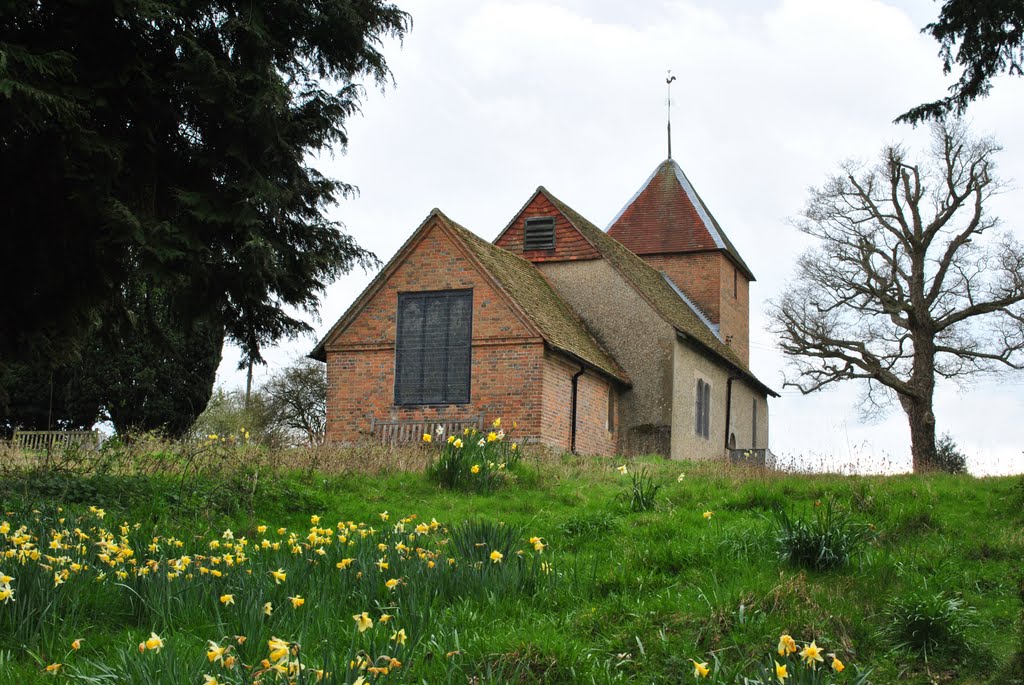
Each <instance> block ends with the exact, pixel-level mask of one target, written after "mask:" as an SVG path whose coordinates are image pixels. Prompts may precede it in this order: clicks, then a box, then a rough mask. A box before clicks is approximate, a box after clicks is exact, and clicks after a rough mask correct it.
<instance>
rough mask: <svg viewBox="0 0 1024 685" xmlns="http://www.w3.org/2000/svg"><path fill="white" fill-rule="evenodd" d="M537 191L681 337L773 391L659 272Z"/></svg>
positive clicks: (581, 217) (569, 209) (544, 189)
mask: <svg viewBox="0 0 1024 685" xmlns="http://www.w3.org/2000/svg"><path fill="white" fill-rule="evenodd" d="M539 190H540V192H543V193H544V194H545V195H546V196H547V198H548V200H550V201H551V203H552V204H553V205H555V207H557V208H558V210H559V211H560V212H562V214H564V215H565V217H566V218H567V219H568V220H569V221H570V222H571V223H572V224H573V226H575V228H576V230H577V231H579V232H580V234H581V235H582V236H583V237H584V238H586V239H587V240H589V241H590V243H591V244H592V245H593V246H594V247H595V248H597V250H598V252H600V253H601V256H602V257H604V259H606V260H607V261H608V263H609V264H611V265H612V267H613V268H614V269H615V270H616V271H618V272H619V273H620V274H621V275H622V277H623V278H625V279H626V281H628V282H629V283H630V284H631V285H632V286H633V288H634V289H635V290H636V291H637V292H638V293H639V294H640V295H641V296H642V297H643V298H644V299H645V300H647V302H648V303H650V305H651V307H653V308H654V310H655V311H656V312H658V314H659V315H660V316H661V317H662V318H663V319H664V320H665V321H667V322H668V323H669V324H670V325H671V326H672V327H673V328H675V329H676V330H677V331H678V332H679V333H681V334H682V335H683V336H684V337H686V338H689V339H691V340H694V341H696V342H697V343H698V344H700V345H701V346H702V347H704V348H705V349H707V350H710V351H711V352H712V353H714V354H715V355H717V356H718V357H720V358H721V359H723V360H724V361H726V362H728V363H729V364H731V365H732V366H734V367H736V368H737V369H738V370H739V371H740V372H741V373H742V374H743V375H744V376H746V377H747V378H748V380H751V381H752V382H754V383H755V384H757V385H758V386H760V387H762V389H764V390H765V391H767V392H768V393H770V394H772V395H775V394H776V393H775V392H774V391H773V390H771V388H769V387H768V386H766V385H765V384H764V383H762V382H761V381H760V380H758V378H757V377H756V376H754V374H753V373H752V372H751V371H750V369H748V368H747V367H746V365H745V364H744V363H743V361H742V360H741V359H740V357H739V355H738V354H737V353H736V350H735V349H733V348H732V347H730V346H729V345H726V344H725V343H723V342H722V341H721V340H719V339H718V337H717V336H716V335H715V334H714V333H713V332H712V331H711V329H709V328H708V327H707V326H706V325H705V324H704V322H703V321H701V320H700V317H699V316H698V315H697V314H696V312H694V311H693V309H691V308H690V306H689V305H688V304H687V303H686V302H685V301H684V300H683V299H682V298H681V297H680V296H679V295H678V294H677V293H676V292H675V290H673V289H672V286H671V285H669V283H668V281H666V280H665V278H664V277H663V276H662V274H661V272H660V271H658V270H657V269H655V268H654V267H653V266H651V265H650V264H648V263H647V262H645V261H644V260H643V259H641V258H640V257H638V256H637V255H635V254H633V253H632V252H630V251H629V250H628V249H626V247H625V246H624V245H623V244H622V243H620V242H619V241H617V240H615V238H612V237H611V236H609V235H608V234H607V233H605V232H604V231H602V230H601V229H600V228H598V227H597V226H595V225H594V224H592V223H591V222H590V221H588V220H587V219H586V218H585V217H583V216H582V215H581V214H579V213H578V212H577V211H576V210H574V209H573V208H572V207H570V206H569V205H567V204H565V203H564V202H562V201H561V200H559V199H558V198H556V197H555V196H554V195H552V194H551V193H550V192H548V190H547V189H546V188H543V187H541V188H540V189H539Z"/></svg>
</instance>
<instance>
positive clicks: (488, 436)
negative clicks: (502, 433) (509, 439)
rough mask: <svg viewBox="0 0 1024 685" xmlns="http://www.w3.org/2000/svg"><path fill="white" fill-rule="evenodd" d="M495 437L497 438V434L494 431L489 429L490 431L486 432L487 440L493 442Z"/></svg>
mask: <svg viewBox="0 0 1024 685" xmlns="http://www.w3.org/2000/svg"><path fill="white" fill-rule="evenodd" d="M497 439H498V434H497V433H495V432H494V431H491V432H490V433H488V434H487V442H494V441H496V440H497Z"/></svg>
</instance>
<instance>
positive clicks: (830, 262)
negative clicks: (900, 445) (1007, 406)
mask: <svg viewBox="0 0 1024 685" xmlns="http://www.w3.org/2000/svg"><path fill="white" fill-rule="evenodd" d="M999 150H1000V147H999V145H998V144H997V143H996V142H995V141H993V140H991V139H988V138H983V139H975V138H972V137H971V136H970V135H969V134H968V132H967V131H966V129H965V128H964V126H963V124H962V123H961V122H959V121H947V122H939V123H936V124H934V126H933V130H932V149H931V154H930V155H929V157H928V160H927V162H926V163H925V164H921V165H918V164H913V163H912V162H910V161H909V160H908V156H907V152H906V150H905V149H904V148H903V147H902V146H899V145H892V146H888V147H886V148H884V150H883V152H882V157H881V161H880V163H878V164H877V165H874V166H870V167H865V166H864V165H862V164H858V163H854V162H847V163H846V164H844V165H843V166H842V172H841V173H839V174H836V175H835V176H833V177H832V178H830V179H829V180H828V182H827V183H825V185H824V186H822V187H820V188H814V189H812V190H811V197H810V200H809V201H808V203H807V206H806V208H805V210H804V213H803V216H802V218H800V219H798V220H796V221H795V222H794V223H795V225H796V226H797V228H799V229H800V230H801V231H802V232H803V233H806V234H807V235H810V236H812V237H814V238H817V239H818V241H819V245H818V246H817V247H816V248H813V249H811V250H809V251H807V252H805V253H804V254H803V255H802V256H801V257H800V259H799V261H798V262H797V271H796V278H795V280H794V281H793V282H792V283H790V285H789V286H788V287H787V289H786V290H785V291H784V292H783V294H782V295H781V296H780V297H779V298H778V299H777V300H776V301H774V302H772V303H771V304H770V305H769V316H770V319H771V320H772V331H773V333H774V334H775V335H776V336H777V339H778V341H779V345H780V347H781V349H782V351H783V352H785V353H786V354H787V355H789V356H790V361H791V367H792V371H793V372H795V374H793V375H790V376H789V377H787V379H786V380H785V385H786V386H793V387H796V388H799V389H800V391H801V392H803V393H805V394H806V393H810V392H814V391H816V390H820V389H822V388H824V387H826V386H829V385H831V384H833V383H838V382H840V381H846V380H851V379H861V380H864V381H866V382H867V384H866V392H865V403H864V405H863V407H864V413H865V414H867V415H872V414H876V413H877V412H880V411H883V410H884V409H886V408H888V407H889V406H890V405H891V403H892V401H893V400H894V399H896V400H898V401H899V403H900V405H901V406H902V408H903V410H904V411H905V412H906V415H907V418H908V420H909V423H910V436H911V451H912V454H913V462H914V470H915V471H918V470H924V469H928V468H929V467H930V466H931V464H932V463H933V460H934V455H935V417H934V414H933V412H932V403H933V397H934V393H935V383H936V379H937V378H938V377H941V378H947V379H953V380H955V381H957V382H964V381H967V380H968V379H969V378H970V377H971V376H974V375H977V374H979V373H994V372H998V371H1003V370H1008V369H1020V368H1024V249H1022V247H1021V245H1020V243H1018V242H1017V241H1015V240H1014V239H1013V237H1012V236H1011V235H1009V234H1006V233H1000V232H998V231H994V230H993V229H995V228H996V227H997V226H998V225H999V219H998V218H996V217H994V216H992V215H991V214H990V213H989V212H988V211H987V208H986V205H987V203H988V201H989V199H990V198H991V197H992V196H993V195H994V194H996V193H997V192H999V191H1000V190H1001V189H1002V186H1001V184H1000V182H999V180H998V179H997V178H996V177H995V176H994V175H993V171H994V164H993V156H994V155H995V154H996V153H997V152H998V151H999Z"/></svg>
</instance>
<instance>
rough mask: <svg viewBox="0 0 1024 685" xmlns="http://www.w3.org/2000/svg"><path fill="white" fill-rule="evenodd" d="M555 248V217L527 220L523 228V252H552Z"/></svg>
mask: <svg viewBox="0 0 1024 685" xmlns="http://www.w3.org/2000/svg"><path fill="white" fill-rule="evenodd" d="M554 247H555V217H553V216H544V217H535V218H533V219H527V220H526V224H525V225H524V226H523V250H552V249H554Z"/></svg>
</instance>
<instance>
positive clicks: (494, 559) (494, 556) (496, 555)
mask: <svg viewBox="0 0 1024 685" xmlns="http://www.w3.org/2000/svg"><path fill="white" fill-rule="evenodd" d="M504 558H505V555H504V554H502V553H501V552H499V551H498V550H494V551H493V552H491V563H492V564H500V563H501V560H502V559H504Z"/></svg>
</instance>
